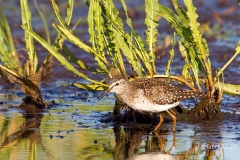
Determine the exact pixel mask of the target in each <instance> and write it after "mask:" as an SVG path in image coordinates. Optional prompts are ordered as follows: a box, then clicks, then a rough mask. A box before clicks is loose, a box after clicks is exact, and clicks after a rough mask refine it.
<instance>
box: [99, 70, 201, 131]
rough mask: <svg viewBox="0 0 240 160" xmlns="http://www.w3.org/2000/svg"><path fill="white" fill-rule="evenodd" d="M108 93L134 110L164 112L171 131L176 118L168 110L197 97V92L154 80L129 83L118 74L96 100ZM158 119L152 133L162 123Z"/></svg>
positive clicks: (160, 116) (139, 80) (142, 79)
mask: <svg viewBox="0 0 240 160" xmlns="http://www.w3.org/2000/svg"><path fill="white" fill-rule="evenodd" d="M109 92H115V93H116V94H118V95H119V96H120V98H121V99H122V100H123V102H124V103H126V104H127V105H128V106H129V107H131V108H133V109H135V110H141V111H148V112H152V113H159V112H162V111H166V112H167V113H168V114H169V115H170V116H171V117H172V119H173V131H175V129H176V117H175V116H174V115H173V114H172V113H171V112H169V111H168V109H171V108H173V107H176V106H177V105H178V104H179V103H180V101H182V100H185V99H189V98H193V97H196V96H198V95H199V93H198V92H195V91H192V90H183V89H180V88H177V87H175V86H173V85H172V84H170V83H168V82H167V81H163V80H159V79H156V78H136V79H134V80H133V81H131V82H129V81H128V80H126V79H125V78H124V77H122V76H121V75H120V74H116V75H114V76H112V78H111V79H110V81H109V88H108V90H106V91H105V93H104V94H102V95H101V96H100V97H98V100H100V99H102V98H103V97H104V96H105V95H107V94H108V93H109ZM159 118H160V120H159V123H158V125H157V126H156V127H155V129H154V131H157V130H158V129H159V127H160V126H161V124H162V123H163V117H162V115H161V114H160V113H159Z"/></svg>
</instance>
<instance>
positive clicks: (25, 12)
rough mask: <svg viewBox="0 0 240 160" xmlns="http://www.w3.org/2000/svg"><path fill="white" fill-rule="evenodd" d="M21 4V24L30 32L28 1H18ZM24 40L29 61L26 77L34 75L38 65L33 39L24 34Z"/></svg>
mask: <svg viewBox="0 0 240 160" xmlns="http://www.w3.org/2000/svg"><path fill="white" fill-rule="evenodd" d="M20 3H21V11H22V24H23V25H26V26H27V28H28V29H29V30H32V22H31V19H32V15H31V11H30V8H29V5H28V0H20ZM25 40H26V48H27V51H28V58H29V60H30V71H29V72H30V73H28V76H29V75H31V74H34V73H35V72H36V70H37V65H38V59H37V54H36V53H35V47H34V44H33V38H32V37H31V36H30V35H29V34H28V33H26V32H25Z"/></svg>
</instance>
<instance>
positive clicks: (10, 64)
mask: <svg viewBox="0 0 240 160" xmlns="http://www.w3.org/2000/svg"><path fill="white" fill-rule="evenodd" d="M0 61H1V62H2V63H3V64H4V65H5V66H6V67H7V68H9V69H13V70H15V71H16V72H18V73H19V74H21V73H22V68H21V67H20V66H21V64H20V62H19V59H18V56H17V53H16V49H15V46H14V42H13V39H12V34H11V31H10V27H9V24H8V22H7V19H6V16H5V14H4V13H3V11H2V9H1V8H0Z"/></svg>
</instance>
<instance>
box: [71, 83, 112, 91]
mask: <svg viewBox="0 0 240 160" xmlns="http://www.w3.org/2000/svg"><path fill="white" fill-rule="evenodd" d="M74 86H77V87H78V88H81V89H85V90H90V91H101V90H106V89H107V88H108V85H106V84H105V85H96V84H85V83H74Z"/></svg>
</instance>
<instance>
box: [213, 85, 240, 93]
mask: <svg viewBox="0 0 240 160" xmlns="http://www.w3.org/2000/svg"><path fill="white" fill-rule="evenodd" d="M220 85H221V87H222V90H223V92H224V93H226V94H236V95H240V85H236V84H226V83H221V84H220ZM214 87H216V88H218V84H217V83H216V84H214Z"/></svg>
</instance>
